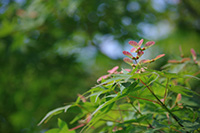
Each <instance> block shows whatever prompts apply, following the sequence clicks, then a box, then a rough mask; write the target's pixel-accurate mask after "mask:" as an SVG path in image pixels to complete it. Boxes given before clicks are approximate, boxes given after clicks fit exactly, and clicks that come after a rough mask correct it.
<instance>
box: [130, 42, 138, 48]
mask: <svg viewBox="0 0 200 133" xmlns="http://www.w3.org/2000/svg"><path fill="white" fill-rule="evenodd" d="M128 43H129V44H130V45H131V46H133V47H137V42H136V41H129V42H128Z"/></svg>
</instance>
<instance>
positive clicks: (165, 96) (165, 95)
mask: <svg viewBox="0 0 200 133" xmlns="http://www.w3.org/2000/svg"><path fill="white" fill-rule="evenodd" d="M168 83H169V78H167V84H166V88H165V94H164V101H163V103H164V104H165V101H166V98H167V87H168Z"/></svg>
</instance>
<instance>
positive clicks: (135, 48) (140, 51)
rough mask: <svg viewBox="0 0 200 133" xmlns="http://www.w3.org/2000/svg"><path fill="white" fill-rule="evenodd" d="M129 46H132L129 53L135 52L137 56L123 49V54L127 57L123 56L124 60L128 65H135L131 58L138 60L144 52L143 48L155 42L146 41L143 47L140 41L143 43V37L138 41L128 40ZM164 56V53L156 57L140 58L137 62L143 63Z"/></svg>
mask: <svg viewBox="0 0 200 133" xmlns="http://www.w3.org/2000/svg"><path fill="white" fill-rule="evenodd" d="M128 43H129V44H130V45H131V46H133V48H132V49H131V50H130V52H131V53H137V56H136V57H134V56H133V55H132V54H131V53H130V52H128V51H123V54H124V55H126V56H128V57H129V58H127V57H125V58H124V62H126V63H128V64H129V65H131V66H132V67H135V66H136V65H137V64H134V63H133V60H135V61H136V60H138V59H139V58H140V57H141V56H142V55H143V54H144V50H146V49H147V48H149V47H151V46H153V45H154V44H155V42H154V41H149V42H147V43H146V44H145V45H144V47H143V48H141V46H142V43H143V39H141V40H140V41H139V42H138V43H137V42H135V41H129V42H128ZM163 56H165V54H161V55H158V56H157V57H156V58H154V59H151V60H149V59H147V60H141V61H140V62H139V63H140V64H144V63H151V62H153V61H155V60H157V59H159V58H161V57H163Z"/></svg>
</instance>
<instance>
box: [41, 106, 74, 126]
mask: <svg viewBox="0 0 200 133" xmlns="http://www.w3.org/2000/svg"><path fill="white" fill-rule="evenodd" d="M70 107H71V105H67V106H64V107H60V108H57V109H54V110H52V111H50V112H49V113H47V114H46V116H45V117H44V118H43V119H42V120H41V121H40V123H39V124H38V126H39V125H41V124H42V123H43V122H44V121H45V120H46V121H45V122H47V121H48V120H49V119H48V118H51V117H52V116H54V115H57V114H60V113H62V112H63V111H64V112H66V111H67V110H68V109H69V108H70Z"/></svg>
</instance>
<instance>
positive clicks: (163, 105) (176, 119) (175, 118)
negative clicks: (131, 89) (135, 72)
mask: <svg viewBox="0 0 200 133" xmlns="http://www.w3.org/2000/svg"><path fill="white" fill-rule="evenodd" d="M139 80H140V81H141V83H142V84H143V85H145V86H146V87H147V88H148V90H149V91H150V92H151V94H152V95H153V96H154V97H155V98H156V99H157V100H158V102H159V103H160V104H161V106H162V107H163V108H164V109H165V110H166V111H167V112H169V114H170V115H171V116H172V117H173V118H174V120H175V121H176V122H177V123H178V124H179V125H180V126H181V127H182V128H184V126H183V125H182V124H181V123H180V121H179V120H178V118H177V117H176V116H175V115H174V114H173V113H172V112H171V111H170V110H169V109H168V108H167V107H166V106H165V104H163V102H161V101H160V99H159V98H158V97H157V96H156V95H155V93H154V92H153V91H152V90H151V88H150V87H149V86H148V85H146V84H145V83H144V82H143V81H142V80H141V79H139Z"/></svg>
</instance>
